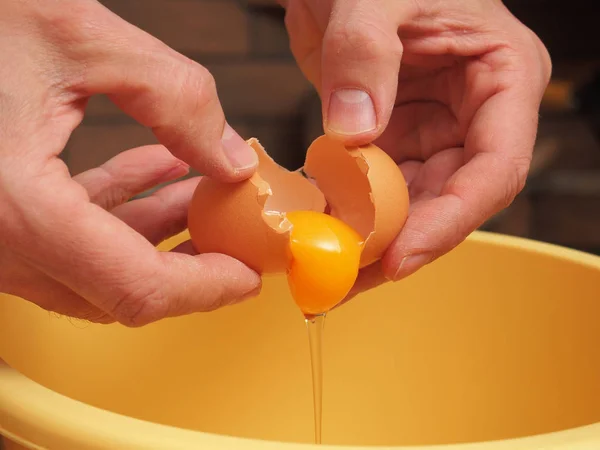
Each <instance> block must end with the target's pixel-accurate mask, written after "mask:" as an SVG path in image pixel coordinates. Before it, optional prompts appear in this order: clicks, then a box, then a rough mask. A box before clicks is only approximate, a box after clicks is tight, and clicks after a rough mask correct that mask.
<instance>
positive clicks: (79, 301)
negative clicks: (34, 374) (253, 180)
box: [0, 0, 260, 326]
mask: <svg viewBox="0 0 600 450" xmlns="http://www.w3.org/2000/svg"><path fill="white" fill-rule="evenodd" d="M94 94H108V95H109V97H110V99H111V100H112V101H113V102H114V103H115V104H117V105H118V106H119V107H120V108H121V109H122V110H123V111H125V112H126V113H127V114H129V115H131V116H132V117H133V118H134V119H136V120H137V121H138V122H140V123H141V124H143V125H145V126H147V127H150V128H152V130H153V131H154V133H155V135H156V136H157V138H158V140H159V141H160V142H161V143H162V144H164V146H165V147H166V148H165V147H163V146H149V147H142V148H138V149H133V150H130V151H128V152H125V153H123V154H121V155H119V156H117V157H116V158H114V159H113V160H111V161H109V162H107V163H106V164H104V165H103V166H102V167H100V168H97V169H92V170H90V171H89V172H85V173H83V174H80V175H78V176H76V177H73V178H72V177H71V176H70V175H69V171H68V169H67V167H66V166H65V165H64V164H63V163H62V161H61V160H60V159H59V158H58V155H59V154H60V152H61V151H62V150H63V148H64V146H65V144H66V142H67V140H68V138H69V136H70V134H71V132H72V131H73V129H74V128H75V127H76V126H77V125H78V124H79V123H80V121H81V119H82V117H83V114H84V108H85V105H86V101H87V99H88V98H89V97H90V96H91V95H94ZM167 149H168V150H169V151H171V152H172V153H173V154H174V155H176V156H177V158H176V157H175V156H173V155H172V154H171V153H170V152H169V151H167ZM188 165H189V166H192V167H194V168H195V169H197V170H199V171H200V172H201V173H204V174H207V175H211V176H213V177H215V178H217V179H220V180H223V181H226V182H229V181H237V180H242V179H245V178H247V177H249V176H250V175H251V174H252V173H253V172H254V170H255V168H256V165H257V160H256V154H255V153H254V151H253V150H252V149H251V148H250V147H248V146H247V145H246V143H245V142H244V141H243V140H242V138H241V137H239V136H238V135H237V134H236V133H235V132H234V131H233V130H232V129H231V127H229V126H228V125H227V124H226V122H225V118H224V115H223V111H222V109H221V106H220V103H219V100H218V98H217V94H216V89H215V84H214V80H213V78H212V77H211V75H210V74H209V73H208V72H207V70H206V69H204V68H203V67H201V66H199V65H198V64H196V63H194V62H193V61H190V60H188V59H186V58H185V57H183V56H182V55H180V54H178V53H176V52H174V51H173V50H171V49H169V48H168V47H167V46H165V45H164V44H163V43H161V42H160V41H158V40H156V39H154V38H152V37H151V36H149V35H147V34H146V33H144V32H142V31H141V30H139V29H137V28H135V27H133V26H132V25H130V24H128V23H127V22H125V21H123V20H121V19H120V18H119V17H118V16H116V15H114V14H112V13H111V12H110V11H109V10H107V9H106V8H104V7H103V6H101V5H100V4H99V3H98V2H96V1H93V0H54V1H48V0H43V1H28V2H23V1H4V2H2V3H1V4H0V291H2V292H7V293H11V294H14V295H18V296H21V297H24V298H26V299H27V300H30V301H32V302H34V303H36V304H37V305H39V306H40V307H42V308H44V309H47V310H49V311H55V312H57V313H60V314H65V315H69V316H72V317H77V318H82V319H87V320H90V321H93V322H102V323H108V322H113V321H115V320H116V321H119V322H121V323H123V324H125V325H128V326H139V325H143V324H147V323H149V322H152V321H155V320H158V319H161V318H163V317H168V316H175V315H179V314H186V313H191V312H195V311H206V310H211V309H214V308H217V307H220V306H222V305H225V304H228V303H232V302H235V301H239V300H241V299H243V298H245V297H247V296H251V295H254V294H255V293H257V292H258V290H259V289H260V277H259V276H258V275H257V274H256V273H255V272H253V271H251V270H250V269H249V268H247V267H246V266H244V265H243V264H241V263H240V262H238V261H236V260H234V259H232V258H229V257H226V256H224V255H214V254H207V255H201V256H192V255H190V254H186V252H189V253H193V252H191V251H189V249H190V247H191V246H189V244H182V246H180V247H179V248H178V249H176V250H175V251H173V252H158V251H157V250H156V249H155V247H154V245H153V244H157V243H158V242H160V241H161V240H163V239H164V238H166V237H168V236H170V235H173V234H175V233H177V232H178V231H180V230H182V229H184V228H185V225H186V216H187V203H188V202H189V199H190V196H191V194H192V192H193V190H194V187H195V185H196V184H197V182H198V180H197V179H195V180H194V179H190V180H186V181H183V182H179V183H175V184H172V185H170V186H168V187H165V188H163V189H161V190H159V191H157V192H156V193H154V194H153V195H152V196H150V197H147V198H144V199H140V200H135V201H132V202H127V203H126V201H127V200H128V199H129V198H130V197H132V196H133V195H135V194H137V193H140V192H142V191H144V190H146V189H148V188H150V187H152V186H154V185H156V184H158V183H161V182H165V181H169V180H174V179H176V178H179V177H180V176H182V175H184V174H185V173H187V172H188V167H189V166H188Z"/></svg>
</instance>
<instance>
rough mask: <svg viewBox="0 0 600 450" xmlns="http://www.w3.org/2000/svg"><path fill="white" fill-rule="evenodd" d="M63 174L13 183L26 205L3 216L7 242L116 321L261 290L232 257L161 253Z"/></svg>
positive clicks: (143, 319) (151, 317) (145, 319)
mask: <svg viewBox="0 0 600 450" xmlns="http://www.w3.org/2000/svg"><path fill="white" fill-rule="evenodd" d="M62 176H63V175H62V173H58V174H56V173H49V174H44V175H43V176H42V175H40V176H39V177H37V178H36V183H35V184H34V183H31V182H23V183H21V184H20V185H19V186H16V187H18V188H19V189H20V190H21V192H22V195H23V198H27V199H28V204H27V208H20V209H19V210H18V212H15V213H12V214H10V217H8V220H6V221H5V222H3V227H5V230H6V232H7V233H8V235H10V236H12V239H11V241H10V242H7V243H6V244H7V246H8V247H9V249H10V250H12V251H13V252H15V253H17V254H18V255H19V256H20V257H22V258H24V259H26V260H27V261H28V262H29V263H30V264H31V265H32V266H34V267H35V268H37V269H39V270H41V271H42V272H44V273H45V274H46V275H48V276H49V277H51V278H53V279H55V280H57V281H58V282H60V283H61V284H63V285H65V286H67V287H68V288H69V289H71V290H73V291H74V292H75V293H76V294H78V295H79V296H81V297H82V298H84V299H86V300H87V301H88V302H90V303H91V304H93V305H95V306H96V307H97V308H99V309H101V310H102V311H104V312H105V313H107V314H109V315H110V316H112V317H113V318H115V319H116V320H117V321H119V322H121V323H123V324H125V325H127V326H140V325H145V324H147V323H150V322H154V321H156V320H160V319H162V318H165V317H172V316H176V315H181V314H188V313H191V312H199V311H211V310H214V309H216V308H219V307H221V306H225V305H229V304H232V303H235V302H238V301H241V300H243V299H246V298H248V297H251V296H254V295H255V294H256V292H257V291H258V290H260V286H261V279H260V276H259V275H258V274H256V273H255V272H254V271H252V270H251V269H249V268H248V267H246V266H245V265H244V264H242V263H241V262H239V261H237V260H235V259H233V258H230V257H227V256H224V255H210V254H207V255H199V256H195V257H194V256H190V255H185V254H182V253H171V252H169V253H167V252H159V251H158V250H157V249H156V248H155V247H154V246H153V245H152V244H151V243H150V242H148V241H147V240H146V238H144V237H143V236H142V235H140V234H139V233H137V232H136V231H134V230H133V229H132V228H130V227H129V226H128V225H127V224H125V223H124V222H122V221H121V220H119V219H118V218H117V217H114V216H112V215H111V214H110V213H108V212H107V211H105V210H103V209H101V208H100V207H98V206H97V205H94V204H92V203H88V202H87V195H86V194H85V192H84V191H83V188H80V189H79V190H78V189H73V188H74V186H77V187H80V186H79V185H77V184H76V183H74V182H73V181H72V180H71V179H70V178H69V179H68V180H64V179H63V178H62ZM57 190H58V191H60V192H62V193H63V195H61V196H56V195H55V194H54V192H56V191H57ZM39 217H44V220H43V221H40V220H39Z"/></svg>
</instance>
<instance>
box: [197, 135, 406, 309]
mask: <svg viewBox="0 0 600 450" xmlns="http://www.w3.org/2000/svg"><path fill="white" fill-rule="evenodd" d="M248 144H249V145H250V146H251V147H252V148H253V149H254V150H255V151H256V153H257V155H258V158H259V166H258V169H257V171H256V172H255V174H254V175H252V177H250V178H249V179H247V180H244V181H242V182H239V183H222V182H218V181H216V180H214V179H211V178H208V177H203V178H202V179H201V181H200V183H199V184H198V187H197V188H196V191H195V192H194V195H193V198H192V201H191V203H190V207H189V214H188V228H189V232H190V236H191V239H192V243H193V245H194V248H195V249H196V251H197V252H198V253H222V254H226V255H229V256H231V257H233V258H236V259H238V260H239V261H241V262H243V263H245V264H246V265H247V266H248V267H250V268H252V269H254V270H255V271H257V272H258V273H260V274H277V273H280V274H286V275H287V279H288V284H289V285H290V289H291V293H292V296H293V297H294V300H295V301H296V303H297V304H298V306H299V307H300V309H301V310H302V312H303V313H304V314H305V315H316V314H322V313H325V312H327V311H328V310H329V309H331V308H333V307H334V306H335V305H337V304H338V303H339V302H340V301H342V300H343V299H344V297H345V296H346V295H347V294H348V292H349V291H350V289H351V288H352V286H353V285H354V282H355V281H356V277H357V276H358V271H359V269H360V268H362V267H365V266H367V265H370V264H372V263H374V262H376V261H377V260H379V259H380V258H381V257H382V256H383V253H384V252H385V250H386V249H387V247H388V246H389V245H390V244H391V242H392V241H393V240H394V238H395V237H396V236H397V235H398V233H399V232H400V230H401V229H402V227H403V225H404V223H405V221H406V217H407V215H408V207H409V197H408V189H407V186H406V181H405V179H404V177H403V175H402V172H401V171H400V169H399V168H398V166H397V165H396V163H395V162H394V161H393V160H392V159H391V158H390V157H389V156H388V155H387V154H386V153H385V152H384V151H383V150H381V149H380V148H378V147H377V146H375V145H372V144H371V145H366V146H360V147H345V146H344V145H343V144H342V143H340V142H338V141H335V140H332V139H331V138H329V137H327V136H321V137H319V138H317V139H316V140H315V141H314V142H313V143H312V144H311V146H310V147H309V149H308V151H307V154H306V161H305V165H304V167H303V170H301V171H296V172H290V171H288V170H286V169H285V168H283V167H281V166H279V165H278V164H277V163H276V162H275V161H273V159H271V158H270V157H269V155H268V154H267V152H266V151H265V149H264V148H263V147H262V146H261V145H260V143H259V142H258V140H257V139H254V138H252V139H250V140H248Z"/></svg>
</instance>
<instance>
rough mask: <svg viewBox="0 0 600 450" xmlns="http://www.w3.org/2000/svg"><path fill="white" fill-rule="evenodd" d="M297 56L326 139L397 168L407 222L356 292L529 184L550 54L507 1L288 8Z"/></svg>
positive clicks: (404, 268)
mask: <svg viewBox="0 0 600 450" xmlns="http://www.w3.org/2000/svg"><path fill="white" fill-rule="evenodd" d="M283 4H284V6H285V7H286V9H287V12H286V25H287V29H288V32H289V35H290V39H291V48H292V52H293V54H294V56H295V58H296V60H297V61H298V63H299V65H300V67H301V69H302V70H303V72H304V74H305V75H306V77H307V78H308V79H309V80H310V81H311V82H312V83H313V84H314V86H315V87H316V89H317V90H318V91H319V94H320V97H321V100H322V104H323V117H324V121H323V124H324V128H325V132H326V133H327V134H328V135H330V136H331V137H333V138H337V139H340V140H342V141H343V142H344V143H346V144H348V145H360V144H365V143H368V142H371V141H374V143H375V144H377V145H379V146H380V147H381V148H383V149H384V150H385V151H386V152H388V154H390V155H391V156H392V157H393V158H394V160H395V161H396V162H397V163H398V164H399V166H400V168H401V169H402V172H403V173H404V176H405V177H406V180H407V183H408V184H409V191H410V197H411V209H410V212H409V217H408V219H407V222H406V224H405V226H404V228H403V230H402V231H401V233H400V234H399V236H398V237H397V239H396V240H395V242H394V243H393V244H392V245H391V246H390V248H389V249H388V251H387V253H386V254H385V256H384V258H383V259H382V260H381V262H380V263H378V264H376V265H374V266H372V267H368V268H366V269H364V270H363V272H362V273H361V275H360V276H359V280H358V281H357V284H356V287H355V291H353V294H354V293H356V292H358V291H361V290H364V289H368V288H371V287H374V286H376V285H378V284H380V283H383V282H385V281H387V280H399V279H402V278H403V277H406V276H407V275H410V274H412V273H414V272H415V271H416V270H418V269H419V268H420V267H422V266H423V265H425V264H428V263H430V262H431V261H433V260H434V259H436V258H438V257H439V256H441V255H443V254H445V253H447V252H448V251H449V250H451V249H453V248H454V247H455V246H456V245H458V244H459V243H461V242H462V241H463V240H464V239H465V238H466V237H467V236H468V235H469V234H470V233H471V232H472V231H474V230H475V229H476V228H478V227H479V226H480V225H481V224H482V223H483V222H484V221H486V220H487V219H488V218H490V217H491V216H492V215H494V214H495V213H496V212H498V211H499V210H501V209H503V208H505V207H506V206H508V205H509V204H510V203H511V202H512V200H513V199H514V197H515V196H516V195H517V193H518V192H520V190H521V189H522V188H523V186H524V184H525V180H526V177H527V173H528V170H529V164H530V161H531V155H532V152H533V146H534V142H535V137H536V131H537V118H538V112H539V105H540V101H541V98H542V95H543V93H544V90H545V88H546V86H547V84H548V82H549V78H550V72H551V63H550V58H549V55H548V53H547V51H546V49H545V47H544V46H543V44H542V43H541V42H540V40H539V39H538V38H537V37H536V36H535V35H534V33H533V32H532V31H531V30H529V29H528V28H526V27H525V26H524V25H523V24H521V23H520V22H519V21H517V19H516V18H515V17H514V16H512V15H511V13H510V12H509V11H508V10H507V9H506V8H505V7H504V5H503V4H502V3H501V2H500V1H499V0H481V1H476V2H473V1H468V0H447V1H440V0H412V1H398V0H325V1H324V0H288V1H285V2H283Z"/></svg>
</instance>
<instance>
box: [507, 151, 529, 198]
mask: <svg viewBox="0 0 600 450" xmlns="http://www.w3.org/2000/svg"><path fill="white" fill-rule="evenodd" d="M507 163H508V170H509V182H508V183H507V186H506V194H505V197H504V198H503V199H502V203H501V205H500V206H501V209H504V208H506V207H508V206H510V204H511V203H512V202H513V201H514V199H515V197H516V196H517V195H519V193H520V192H521V191H522V190H523V189H524V188H525V185H526V183H527V176H528V174H529V167H530V165H531V157H530V156H519V157H517V156H515V157H512V158H510V159H509V160H508V162H507Z"/></svg>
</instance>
